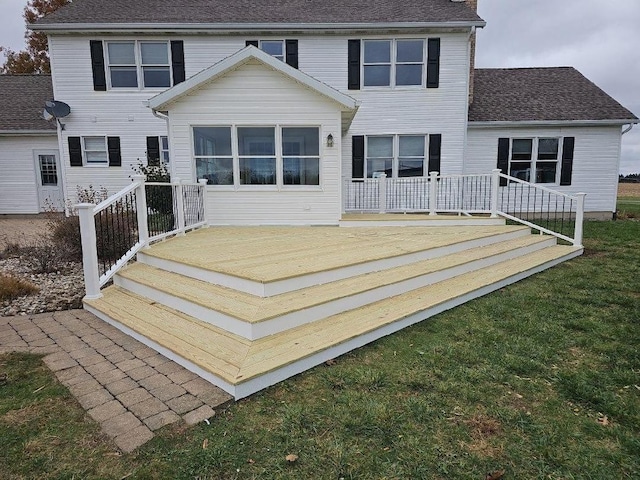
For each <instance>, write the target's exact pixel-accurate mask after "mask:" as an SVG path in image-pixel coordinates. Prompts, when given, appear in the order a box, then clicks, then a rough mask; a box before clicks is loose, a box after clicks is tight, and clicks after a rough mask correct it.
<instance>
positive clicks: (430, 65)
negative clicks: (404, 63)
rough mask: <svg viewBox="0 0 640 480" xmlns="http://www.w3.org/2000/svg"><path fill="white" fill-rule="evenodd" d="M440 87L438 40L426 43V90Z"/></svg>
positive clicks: (431, 39)
mask: <svg viewBox="0 0 640 480" xmlns="http://www.w3.org/2000/svg"><path fill="white" fill-rule="evenodd" d="M439 86H440V39H439V38H430V39H429V40H428V41H427V88H438V87H439Z"/></svg>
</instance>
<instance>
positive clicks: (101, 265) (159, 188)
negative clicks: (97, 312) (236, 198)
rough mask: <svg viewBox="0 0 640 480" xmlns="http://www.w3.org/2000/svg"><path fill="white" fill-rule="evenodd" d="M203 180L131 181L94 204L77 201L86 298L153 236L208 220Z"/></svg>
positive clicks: (94, 294) (181, 230) (94, 295)
mask: <svg viewBox="0 0 640 480" xmlns="http://www.w3.org/2000/svg"><path fill="white" fill-rule="evenodd" d="M205 186H206V180H201V181H199V182H198V183H184V182H181V181H180V180H179V179H176V180H175V181H174V182H172V183H147V182H145V177H144V176H142V175H136V176H134V178H133V183H132V184H131V185H129V186H128V187H126V188H124V189H122V190H121V191H120V192H118V193H116V194H115V195H112V196H111V197H109V198H107V199H106V200H105V201H103V202H101V203H99V204H98V205H94V204H92V203H81V204H79V205H76V206H75V208H76V209H77V211H78V216H79V220H80V234H81V236H82V262H83V268H84V282H85V292H86V297H85V298H87V299H94V298H99V297H100V296H101V294H100V289H101V288H102V287H103V286H104V285H105V284H106V283H107V282H108V281H109V280H110V279H111V278H112V277H113V275H114V274H115V273H116V272H117V271H118V270H120V269H121V268H122V267H123V266H125V265H126V264H127V262H129V261H130V260H131V259H132V258H133V257H134V255H136V253H138V252H139V251H140V250H141V249H142V248H145V247H147V246H148V245H149V244H150V243H151V242H154V241H158V240H161V239H163V238H166V237H168V236H170V235H176V234H184V233H185V232H186V231H187V230H191V229H194V228H197V227H201V226H203V225H205V223H206V214H205V205H206V202H205V190H206V188H205Z"/></svg>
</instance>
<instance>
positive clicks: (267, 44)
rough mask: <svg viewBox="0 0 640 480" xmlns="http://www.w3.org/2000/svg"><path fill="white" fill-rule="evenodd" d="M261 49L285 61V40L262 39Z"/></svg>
mask: <svg viewBox="0 0 640 480" xmlns="http://www.w3.org/2000/svg"><path fill="white" fill-rule="evenodd" d="M260 50H262V51H263V52H265V53H268V54H269V55H271V56H272V57H275V58H277V59H278V60H282V61H283V62H284V52H285V47H284V40H260Z"/></svg>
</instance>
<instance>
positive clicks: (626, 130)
mask: <svg viewBox="0 0 640 480" xmlns="http://www.w3.org/2000/svg"><path fill="white" fill-rule="evenodd" d="M632 128H633V123H630V124H629V126H628V127H627V128H625V129H624V130H623V131H622V133H621V134H620V136H622V135H624V134H625V133H628V132H629V131H630V130H631V129H632Z"/></svg>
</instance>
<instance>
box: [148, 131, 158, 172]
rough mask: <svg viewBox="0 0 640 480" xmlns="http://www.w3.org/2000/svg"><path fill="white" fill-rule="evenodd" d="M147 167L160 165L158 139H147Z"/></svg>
mask: <svg viewBox="0 0 640 480" xmlns="http://www.w3.org/2000/svg"><path fill="white" fill-rule="evenodd" d="M147 165H149V166H158V165H160V141H159V139H158V137H147Z"/></svg>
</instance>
